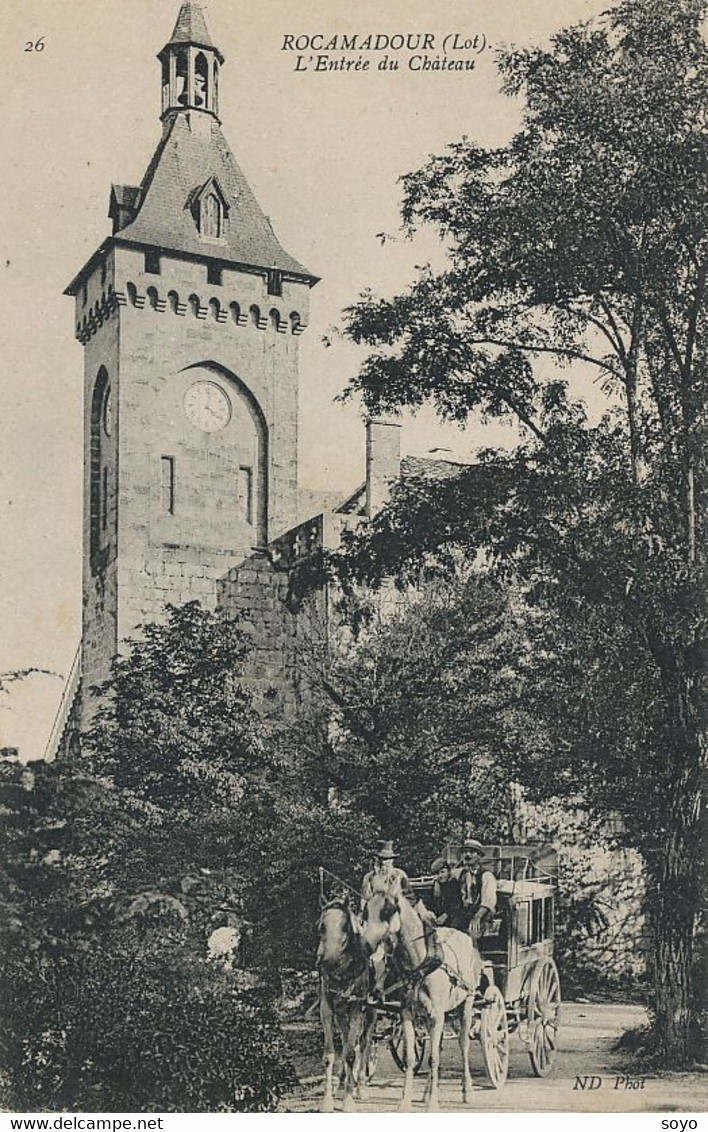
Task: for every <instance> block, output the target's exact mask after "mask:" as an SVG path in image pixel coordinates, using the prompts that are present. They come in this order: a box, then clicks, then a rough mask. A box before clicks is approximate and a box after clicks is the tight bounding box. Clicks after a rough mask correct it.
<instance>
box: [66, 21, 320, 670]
mask: <svg viewBox="0 0 708 1132" xmlns="http://www.w3.org/2000/svg"><path fill="white" fill-rule="evenodd" d="M158 59H159V61H160V67H161V82H162V137H161V139H160V142H159V144H158V147H157V150H156V151H155V155H154V157H153V158H152V160H151V162H150V164H149V166H148V168H147V170H146V172H145V176H144V177H143V180H142V182H141V184H140V185H136V186H133V185H114V186H113V187H112V190H111V198H110V210H109V216H110V218H111V219H112V221H113V234H112V235H111V236H109V237H108V238H107V239H106V240H105V241H104V242H103V243H102V244H101V246H100V247H99V249H98V250H97V251H96V252H95V254H94V255H93V256H92V257H91V258H90V259H89V261H88V263H86V265H85V266H84V267H83V268H82V269H81V271H80V272H79V274H78V275H77V276H76V278H75V279H74V280H73V282H72V283H71V284H70V285H69V287H68V288H67V294H69V295H72V296H74V297H75V300H76V319H75V322H76V335H77V338H78V339H79V341H80V342H81V343H82V344H83V347H84V434H85V442H84V443H85V447H84V462H85V472H84V527H83V552H84V553H83V562H84V566H83V642H82V687H83V688H84V689H85V688H87V687H88V686H90V685H92V684H95V683H97V682H100V681H101V680H103V679H104V678H105V677H106V676H107V675H108V667H109V663H110V660H111V657H112V656H113V655H114V654H115V652H116V651H117V649H118V647H119V645H120V643H121V642H122V641H124V640H125V639H126V638H127V637H129V636H130V635H131V634H133V633H134V631H135V629H136V627H137V626H138V625H139V624H140V623H141V622H144V621H146V620H151V619H155V618H156V617H159V615H160V613H161V611H162V610H163V608H164V606H165V604H166V602H174V603H176V604H179V603H181V602H185V601H189V600H191V599H193V598H197V599H199V600H201V601H205V602H207V603H211V602H213V600H214V596H215V592H216V579H217V578H220V577H223V575H224V574H226V572H227V571H228V570H229V569H230V568H232V567H233V566H236V565H238V564H239V563H240V562H242V561H243V560H244V559H245V558H246V557H248V556H249V555H250V554H251V553H252V552H253V550H254V548H257V547H260V546H264V545H265V544H266V543H268V542H270V541H271V540H272V539H273V538H275V537H277V536H278V535H279V534H281V533H282V532H283V531H285V530H287V529H288V528H290V527H292V526H293V525H294V523H295V521H296V506H297V499H296V497H297V409H298V349H297V347H298V336H299V334H300V333H301V332H302V331H303V330H304V328H305V327H306V325H307V320H308V298H309V290H310V287H311V286H312V285H313V284H314V283H316V282H317V280H316V278H315V277H314V276H313V275H311V274H310V273H309V272H308V271H307V270H306V269H305V268H304V267H303V266H302V265H301V264H299V263H298V262H297V260H295V259H293V258H292V256H290V255H288V253H287V252H285V251H284V250H283V248H282V247H281V246H280V244H279V242H278V240H277V238H276V236H275V233H274V231H273V229H272V227H271V225H270V222H269V220H268V218H267V217H266V216H264V214H263V212H262V211H261V209H260V207H259V205H258V203H257V201H256V200H255V198H254V196H253V193H252V192H251V189H250V188H249V186H248V183H247V182H246V180H245V178H244V175H243V173H242V172H241V169H240V168H239V166H238V164H237V162H236V160H235V159H234V157H233V155H232V153H231V150H230V149H229V146H228V144H227V142H226V139H225V137H224V134H223V133H222V129H221V122H220V119H219V80H220V71H221V67H222V65H223V63H224V58H223V56H222V54H221V52H220V51H219V49H218V48H217V47H215V45H214V43H213V42H212V40H211V37H210V34H209V31H208V29H207V26H206V23H205V20H204V16H203V14H202V12H201V10H200V7H199V5H198V4H196V3H193V2H187V3H184V4H183V5H182V8H181V10H180V12H179V16H178V19H177V23H176V25H175V29H174V32H173V33H172V37H171V39H170V40H169V42H168V43H167V44H166V46H165V47H164V48H163V49H162V51H161V52H160V54H159V56H158Z"/></svg>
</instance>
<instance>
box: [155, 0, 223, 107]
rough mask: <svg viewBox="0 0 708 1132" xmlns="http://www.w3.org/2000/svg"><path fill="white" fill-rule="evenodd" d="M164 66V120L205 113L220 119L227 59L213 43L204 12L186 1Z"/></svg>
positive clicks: (192, 0) (163, 58) (163, 56)
mask: <svg viewBox="0 0 708 1132" xmlns="http://www.w3.org/2000/svg"><path fill="white" fill-rule="evenodd" d="M158 59H159V60H160V62H161V63H162V117H163V120H164V119H165V118H167V117H168V115H173V114H176V113H179V112H180V111H182V110H202V111H204V112H206V113H207V114H213V116H214V117H215V118H217V119H218V117H219V67H220V66H221V65H222V63H223V62H224V57H223V55H222V54H221V52H220V51H219V49H218V48H217V47H215V46H214V44H213V43H212V39H211V36H210V35H209V30H208V28H207V25H206V20H205V19H204V13H203V12H202V9H201V7H200V5H199V4H197V3H195V0H185V3H183V4H182V7H181V8H180V12H179V15H178V17H177V23H176V24H175V29H174V31H173V32H172V36H171V37H170V40H169V42H168V43H166V44H165V46H164V47H163V48H162V51H161V52H160V53H159V55H158Z"/></svg>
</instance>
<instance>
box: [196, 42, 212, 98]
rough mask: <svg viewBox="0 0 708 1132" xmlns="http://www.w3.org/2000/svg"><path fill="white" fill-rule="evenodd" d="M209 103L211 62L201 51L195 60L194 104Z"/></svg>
mask: <svg viewBox="0 0 708 1132" xmlns="http://www.w3.org/2000/svg"><path fill="white" fill-rule="evenodd" d="M208 104H209V64H208V63H207V61H206V57H205V56H204V55H202V53H201V51H200V52H199V54H198V55H197V57H196V59H195V60H194V105H195V106H208Z"/></svg>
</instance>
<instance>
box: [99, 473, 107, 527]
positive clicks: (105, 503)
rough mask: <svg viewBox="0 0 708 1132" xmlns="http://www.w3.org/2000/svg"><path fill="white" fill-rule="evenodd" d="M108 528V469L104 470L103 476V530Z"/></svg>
mask: <svg viewBox="0 0 708 1132" xmlns="http://www.w3.org/2000/svg"><path fill="white" fill-rule="evenodd" d="M107 526H108V468H104V469H103V474H102V476H101V530H102V531H105V530H106V528H107Z"/></svg>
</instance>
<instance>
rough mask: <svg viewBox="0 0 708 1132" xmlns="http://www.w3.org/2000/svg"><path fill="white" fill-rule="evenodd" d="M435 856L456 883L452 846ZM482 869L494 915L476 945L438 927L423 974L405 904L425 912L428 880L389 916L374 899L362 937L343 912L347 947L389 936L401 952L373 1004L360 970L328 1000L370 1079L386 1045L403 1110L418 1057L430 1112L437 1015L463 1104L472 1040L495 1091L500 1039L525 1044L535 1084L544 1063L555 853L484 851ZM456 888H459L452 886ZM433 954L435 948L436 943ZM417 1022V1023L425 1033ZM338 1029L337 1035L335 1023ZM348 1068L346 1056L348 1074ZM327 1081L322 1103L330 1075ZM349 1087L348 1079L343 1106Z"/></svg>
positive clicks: (552, 1045) (553, 978) (552, 973)
mask: <svg viewBox="0 0 708 1132" xmlns="http://www.w3.org/2000/svg"><path fill="white" fill-rule="evenodd" d="M443 858H444V861H445V863H446V865H447V866H449V867H450V868H451V869H453V870H455V872H456V874H457V876H458V877H462V876H463V875H464V856H463V851H462V846H457V845H455V844H449V845H447V846H446V847H445V849H444V850H443ZM482 868H483V869H484V870H487V871H489V872H491V873H492V874H493V875H494V877H495V879H496V891H497V906H496V910H495V911H494V914H493V916H492V917H491V919H490V920H489V921H488V923H487V924H486V925H485V927H484V930H483V934H482V935H481V936H480V937H479V938H478V939H477V940H476V941H475V942H476V947H475V945H474V944H473V943H472V941H471V940H470V939H469V937H468V936H466V935H465V934H464V933H462V932H459V931H458V932H455V931H450V930H449V929H445V928H438V929H437V932H436V933H434V934H435V936H436V938H438V939H439V940H441V941H442V950H441V951H440V954H441V955H442V961H441V962H440V963H439V966H438V969H437V971H435V970H433V972H432V974H427V973H425V972H426V967H425V963H426V955H427V954H428V951H427V949H428V947H429V942H428V941H429V932H430V929H429V928H428V927H427V925H426V924H425V923H424V921H423V920H421V919H420V917H419V915H418V913H417V912H416V911H415V907H414V903H415V901H416V900H418V899H419V900H421V901H422V902H423V904H424V905H425V907H427V908H430V907H433V906H434V902H435V901H434V896H435V885H436V880H437V877H436V875H429V876H420V877H416V878H413V879H411V882H410V884H411V889H412V896H411V900H406V899H405V898H404V897H400V898H399V899H398V901H397V902H396V906H395V909H394V908H392V907H391V906H390V904H391V902H390V901H388V900H387V898H385V897H381V898H374V899H373V900H372V901H370V902H369V904H370V905H375V906H376V907H374V908H372V910H371V917H368V914H367V912H368V909H367V912H365V914H364V925H363V929H358V928H357V926H356V922H355V920H356V916H355V915H354V912H353V910H350V912H351V932H352V937H351V939H352V946H353V947H355V946H356V941H355V938H354V937H355V935H356V933H357V931H358V930H360V931H361V938H362V940H363V943H364V950H365V953H368V954H370V953H371V951H372V949H373V948H374V947H375V946H376V941H377V939H379V940H381V941H383V940H384V939H388V938H391V937H392V935H393V934H396V933H397V947H398V948H399V949H401V948H402V950H403V952H407V954H408V960H409V962H408V967H407V969H406V967H405V963H404V964H403V967H401V963H400V962H399V963H398V966H397V968H396V965H395V964H393V965H392V974H391V975H390V976H389V980H388V983H387V984H386V986H385V988H384V992H383V994H382V995H380V996H377V997H376V999H374V1000H372V997H371V995H370V994H369V993H367V987H368V976H367V974H366V973H365V971H364V970H360V972H359V975H358V976H357V977H358V979H359V982H358V984H357V987H358V989H357V992H356V994H355V993H353V987H354V984H352V989H347V990H346V991H345V992H344V993H342V992H338V993H339V994H340V999H339V1006H340V1008H342V1009H343V1011H344V1013H347V1010H346V1009H345V1008H346V1007H347V1006H349V1007H351V1008H352V1009H350V1010H349V1011H348V1017H349V1018H350V1019H354V1023H355V1029H356V1032H357V1033H358V1035H359V1036H358V1038H355V1039H354V1044H356V1042H357V1041H358V1042H359V1043H360V1047H361V1048H360V1049H359V1052H358V1054H357V1058H358V1064H359V1066H361V1065H365V1066H367V1067H368V1068H369V1071H370V1070H371V1066H372V1065H373V1064H374V1063H375V1060H376V1050H377V1045H379V1044H380V1043H381V1042H385V1043H387V1044H388V1046H389V1048H390V1051H391V1054H392V1056H393V1059H394V1061H395V1062H396V1064H397V1065H398V1067H399V1068H400V1069H401V1070H402V1071H403V1072H404V1073H405V1079H406V1083H405V1087H404V1098H403V1102H402V1107H404V1108H405V1107H408V1105H409V1104H410V1096H411V1089H412V1077H413V1073H414V1072H418V1071H419V1070H420V1069H421V1068H422V1065H423V1061H424V1059H425V1054H426V1051H428V1050H429V1052H430V1058H429V1061H430V1083H429V1086H428V1098H429V1107H430V1108H433V1109H434V1108H435V1107H436V1105H437V1080H438V1068H439V1053H440V1042H441V1038H442V1035H443V1032H444V1031H443V1027H444V1022H445V1016H446V1015H450V1014H453V1015H454V1016H455V1017H456V1018H457V1019H458V1021H457V1029H458V1034H457V1036H458V1040H459V1041H460V1048H461V1051H462V1062H463V1096H464V1098H465V1100H466V1101H469V1092H470V1089H471V1081H470V1078H469V1065H468V1047H469V1040H470V1039H471V1038H472V1039H477V1040H478V1041H479V1042H480V1045H481V1049H482V1057H483V1061H484V1066H485V1070H486V1073H487V1076H488V1078H489V1081H490V1082H491V1084H492V1085H493V1086H494V1088H497V1089H498V1088H501V1087H502V1085H503V1084H504V1082H505V1081H506V1078H507V1074H508V1067H509V1038H510V1035H512V1034H514V1033H516V1034H518V1036H519V1037H520V1039H521V1040H522V1041H523V1043H524V1044H525V1046H526V1048H527V1051H528V1054H529V1058H530V1060H531V1066H532V1069H533V1072H534V1073H535V1074H536V1076H538V1077H544V1076H546V1074H547V1073H549V1071H550V1069H551V1067H552V1065H553V1060H554V1056H555V1051H556V1048H557V1034H558V1024H559V1008H560V1001H561V993H560V979H559V976H558V969H557V967H556V965H555V962H554V960H553V936H554V926H555V898H556V888H557V854H556V852H555V851H554V850H553V849H552V848H550V847H548V846H546V845H488V846H485V859H484V861H483V863H482ZM460 886H461V889H462V888H463V885H462V881H461V882H460ZM419 907H422V905H419ZM372 920H373V921H375V923H372V922H371V921H372ZM372 933H373V934H372ZM377 933H378V934H377ZM436 946H438V948H439V949H440V944H439V943H438V944H437V945H436ZM367 949H368V952H367ZM468 952H469V954H467V953H468ZM463 953H464V954H463ZM431 988H432V989H431ZM443 988H446V989H443ZM369 989H370V988H369ZM336 993H337V992H336ZM441 995H442V996H444V997H442V998H441V997H440V996H441ZM357 996H358V997H357ZM421 996H422V998H421ZM436 996H437V997H438V998H439V1002H438V1004H437V1006H436V1005H435V1001H434V1000H435V997H436ZM422 999H425V1004H426V1009H425V1010H424V1011H421V1010H420V1009H419V1006H420V1003H421V1001H422ZM357 1003H358V1014H357ZM431 1003H432V1006H433V1008H432V1009H431ZM422 1014H425V1015H426V1024H425V1026H424V1025H423V1024H422ZM339 1025H340V1030H342V1033H343V1034H344V1030H343V1029H342V1022H341V1020H340V1023H339ZM350 1036H351V1035H350ZM346 1044H347V1042H346V1041H345V1046H346ZM353 1064H354V1062H353V1055H352V1060H351V1064H350V1070H351V1069H352V1066H353ZM328 1078H329V1084H330V1096H331V1068H330V1070H329V1073H328ZM352 1081H353V1076H352V1074H351V1073H350V1082H349V1086H348V1087H347V1090H345V1108H346V1107H347V1104H346V1098H347V1096H348V1090H349V1089H350V1088H351V1087H353V1086H352Z"/></svg>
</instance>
